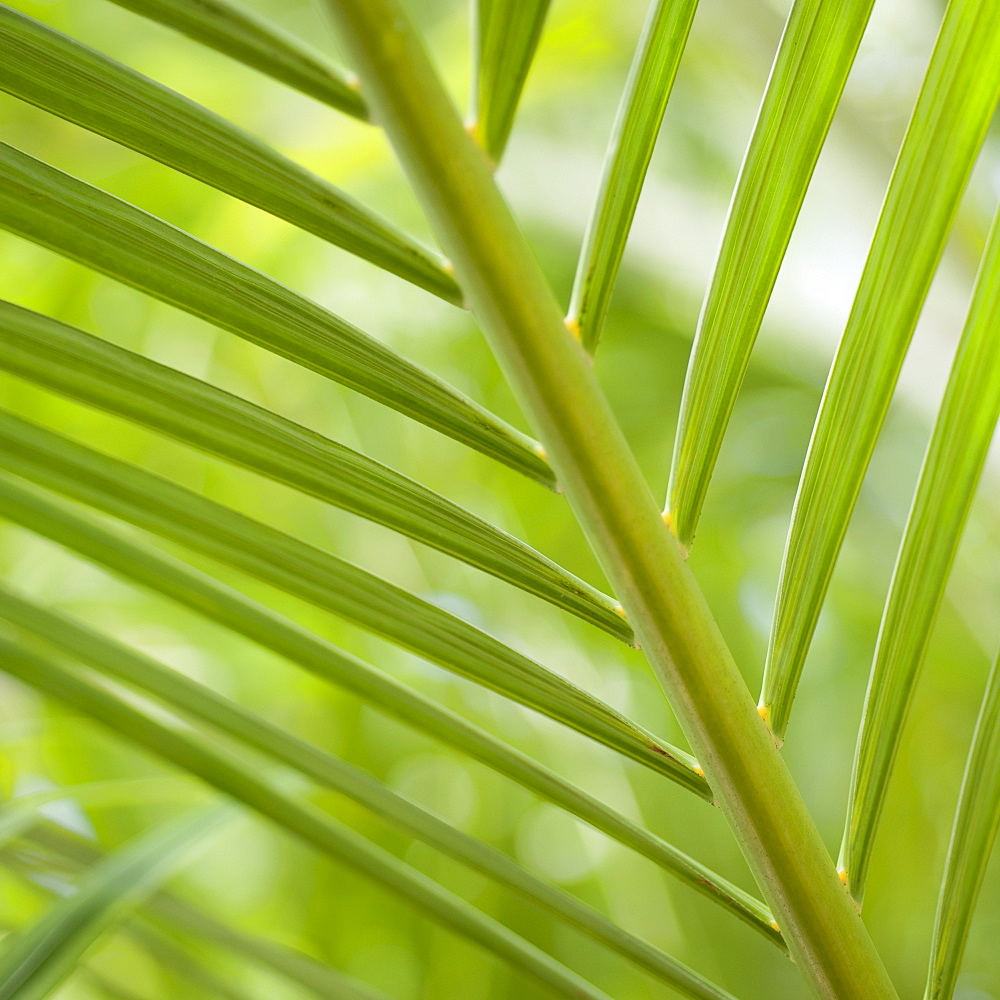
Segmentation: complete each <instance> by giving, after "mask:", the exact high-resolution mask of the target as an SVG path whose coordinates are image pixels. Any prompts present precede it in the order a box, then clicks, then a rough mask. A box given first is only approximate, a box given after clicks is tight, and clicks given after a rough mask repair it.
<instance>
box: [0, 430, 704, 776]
mask: <svg viewBox="0 0 1000 1000" xmlns="http://www.w3.org/2000/svg"><path fill="white" fill-rule="evenodd" d="M0 455H2V456H3V457H4V459H5V462H6V468H7V469H8V470H9V471H11V472H14V473H15V474H18V475H23V476H24V477H25V478H27V479H29V480H31V481H34V482H37V483H39V484H40V485H43V486H45V487H46V488H50V489H54V490H55V491H56V492H60V493H63V494H65V495H67V496H70V497H72V498H73V499H75V500H77V501H80V502H83V503H86V504H89V505H91V506H94V507H97V508H98V509H100V510H103V511H105V512H106V513H109V514H111V515H112V516H114V517H120V518H122V519H123V520H126V521H129V522H130V523H132V524H135V525H136V526H138V527H141V528H144V529H145V530H148V531H152V532H153V533H154V534H159V535H160V536H161V537H164V538H168V539H170V540H172V541H174V542H177V543H179V544H181V545H184V546H186V547H188V548H191V549H193V550H194V551H197V552H200V553H202V554H203V555H207V556H209V557H210V558H213V559H217V560H219V561H221V562H223V563H224V564H226V565H229V566H232V567H234V568H236V569H239V570H241V571H243V572H246V573H249V574H250V575H252V576H255V577H257V578H258V579H261V580H264V581H265V582H267V583H269V584H271V585H273V586H276V587H278V588H279V589H281V590H284V591H285V592H287V593H290V594H292V595H294V596H296V597H299V598H301V599H302V600H305V601H308V602H310V603H312V604H314V605H316V606H317V607H319V608H322V609H323V610H325V611H329V612H331V613H333V614H337V615H339V616H341V617H343V618H345V619H346V620H348V621H351V622H353V623H354V624H356V625H359V626H360V627H361V628H363V629H366V630H367V631H370V632H373V633H374V634H376V635H381V636H382V637H384V638H386V639H389V640H390V641H391V642H394V643H396V644H397V645H399V646H401V647H403V648H404V649H409V650H411V651H412V652H415V653H417V655H419V656H423V657H425V658H427V659H429V660H430V661H431V662H433V663H437V664H438V665H439V666H442V667H444V668H445V669H446V670H451V671H453V672H455V673H458V674H459V675H460V676H465V677H467V678H468V679H470V680H474V681H476V682H477V683H479V684H482V685H484V686H486V687H488V688H490V689H491V690H494V691H497V692H498V693H501V694H503V695H505V696H506V697H510V698H513V700H515V701H517V702H519V703H520V704H523V705H526V706H527V707H531V708H534V709H535V710H537V711H540V712H542V713H543V714H545V715H548V716H549V717H550V718H552V719H554V720H556V721H558V722H561V723H563V724H564V725H567V726H569V727H570V728H572V729H576V730H577V731H578V732H580V733H582V734H583V735H587V736H590V737H591V738H593V739H595V740H597V741H598V742H600V743H603V744H605V745H606V746H609V747H611V748H613V749H616V750H618V751H619V752H621V753H623V754H624V755H625V756H628V757H631V758H632V759H634V760H636V761H638V762H640V763H643V764H645V765H646V766H647V767H651V768H652V769H653V770H656V771H659V772H660V773H662V774H665V775H668V776H670V777H671V778H673V779H674V780H677V781H679V782H680V783H681V784H683V785H685V787H688V788H691V789H697V788H699V787H701V784H702V781H703V779H701V777H700V775H699V774H698V773H697V771H696V770H695V767H696V765H695V763H694V761H693V759H692V758H691V757H690V756H689V755H688V754H686V753H684V752H683V751H681V750H678V749H676V748H674V747H670V746H669V745H665V744H664V743H663V742H662V741H659V740H657V739H656V738H655V737H653V736H651V735H650V734H648V733H646V732H645V731H644V730H642V729H641V728H640V727H638V726H637V725H635V724H634V723H632V722H630V721H628V720H627V719H625V718H624V716H622V715H620V714H619V713H617V712H615V711H614V710H613V709H611V708H610V707H609V706H607V705H605V704H604V703H603V702H601V701H599V700H598V699H596V698H594V697H593V696H591V695H589V694H588V693H587V692H585V691H583V690H581V689H580V688H577V687H576V686H575V685H573V684H571V683H570V682H568V681H566V680H564V679H562V678H561V677H560V676H559V675H557V674H554V673H552V672H551V671H549V670H546V669H545V668H544V667H542V666H541V665H539V664H538V663H535V662H534V661H533V660H531V659H529V658H528V657H526V656H522V655H521V654H519V653H517V652H515V651H514V650H513V649H511V648H510V647H508V646H505V645H504V644H503V643H501V642H499V641H498V640H496V639H493V638H492V637H491V636H489V635H487V634H486V633H485V632H481V631H479V630H478V629H476V628H475V627H473V626H472V625H470V624H468V623H467V622H465V621H463V620H462V619H460V618H457V617H455V616H454V615H452V614H450V613H448V612H447V611H444V610H443V609H441V608H438V607H436V606H435V605H432V604H429V603H427V602H426V601H423V600H421V599H420V598H418V597H415V596H414V595H412V594H410V593H408V592H407V591H405V590H402V589H400V588H398V587H394V586H392V585H391V584H389V583H387V582H386V581H385V580H382V579H380V578H379V577H376V576H374V575H372V574H370V573H368V572H366V571H365V570H362V569H360V568H359V567H357V566H354V565H352V564H350V563H347V562H345V561H343V560H341V559H338V558H336V557H335V556H333V555H330V554H329V553H326V552H323V551H322V550H320V549H317V548H314V547H313V546H310V545H308V544H306V543H305V542H301V541H299V540H298V539H296V538H293V537H292V536H290V535H286V534H284V533H283V532H280V531H278V530H276V529H274V528H271V527H269V526H268V525H265V524H262V523H261V522H258V521H254V520H253V519H251V518H248V517H245V516H244V515H242V514H239V513H237V512H236V511H233V510H230V509H229V508H227V507H223V506H222V505H220V504H217V503H215V502H214V501H211V500H208V499H206V498H204V497H201V496H199V495H198V494H196V493H193V492H191V491H190V490H187V489H184V488H182V487H180V486H177V485H175V484H173V483H170V482H168V481H167V480H165V479H162V478H161V477H159V476H155V475H153V474H152V473H148V472H145V471H144V470H142V469H139V468H137V467H135V466H132V465H129V464H128V463H126V462H120V461H118V460H116V459H112V458H109V457H108V456H106V455H103V454H101V453H99V452H96V451H94V450H92V449H90V448H86V447H84V446H82V445H78V444H75V443H73V442H72V441H70V440H69V439H67V438H63V437H61V436H60V435H57V434H53V433H52V432H51V431H46V430H44V429H43V428H41V427H38V426H37V425H33V424H31V423H29V422H28V421H24V420H21V419H20V418H18V417H14V416H13V415H11V414H7V413H2V412H0Z"/></svg>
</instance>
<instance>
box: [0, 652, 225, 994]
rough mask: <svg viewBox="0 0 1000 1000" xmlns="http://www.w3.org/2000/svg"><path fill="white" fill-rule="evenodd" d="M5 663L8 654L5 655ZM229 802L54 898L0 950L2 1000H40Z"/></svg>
mask: <svg viewBox="0 0 1000 1000" xmlns="http://www.w3.org/2000/svg"><path fill="white" fill-rule="evenodd" d="M5 666H6V659H5ZM229 815H231V810H229V809H220V808H219V807H217V806H216V807H212V808H211V809H208V810H206V809H198V810H197V811H196V812H194V813H192V814H185V815H183V816H181V817H180V818H179V819H176V820H172V821H170V822H168V823H164V824H162V825H161V826H158V827H155V828H154V829H153V830H151V831H149V832H148V833H145V834H142V835H141V836H139V837H137V838H136V839H135V840H133V841H130V842H129V843H127V844H126V845H125V846H124V847H122V848H119V849H118V850H117V851H114V852H112V853H111V854H108V855H107V857H106V858H105V859H104V860H103V861H102V862H101V863H100V864H98V865H97V866H96V867H95V868H94V869H93V870H92V871H90V872H88V873H87V875H86V876H85V877H84V879H83V881H82V882H81V884H80V886H79V887H78V888H77V890H76V892H75V893H73V895H71V896H69V897H67V898H65V899H63V900H60V901H59V902H58V903H56V904H55V905H54V906H53V907H52V908H51V909H50V910H49V912H48V913H47V914H46V915H45V916H44V917H43V918H42V919H41V920H40V921H39V922H38V923H37V924H35V925H34V926H33V927H32V928H30V930H28V931H26V932H24V933H22V934H19V935H16V936H15V938H14V939H13V941H12V942H10V943H9V944H8V946H7V948H6V949H5V950H4V951H3V953H2V955H0V1000H43V998H44V997H47V996H48V995H49V994H50V993H51V992H52V991H53V990H55V989H56V988H57V987H58V986H59V985H60V984H61V983H62V981H63V980H64V979H65V978H66V977H67V976H69V975H70V973H72V972H73V970H74V968H75V966H76V964H77V962H78V961H79V959H80V958H81V957H82V955H83V954H84V952H85V951H86V950H87V949H88V948H89V947H90V946H91V945H92V944H93V943H94V942H95V941H96V940H97V939H98V938H99V937H100V936H101V935H102V934H103V933H104V932H105V931H107V930H108V929H109V928H110V927H112V926H113V925H114V924H115V923H116V922H117V921H118V920H120V919H121V918H122V917H123V916H124V915H125V914H126V913H128V912H129V910H131V909H132V908H134V907H135V906H137V905H138V904H139V903H140V902H141V900H142V899H143V897H144V896H146V895H148V894H149V893H151V892H152V891H153V890H154V889H155V888H156V887H157V886H158V885H159V883H160V882H161V881H162V880H163V879H164V878H167V877H168V876H169V875H171V874H172V873H173V871H174V869H175V868H176V867H177V866H178V865H179V864H180V863H181V862H183V861H184V860H185V859H186V858H187V856H188V855H189V853H190V851H191V849H192V848H193V847H194V846H196V845H199V844H201V843H202V842H203V841H204V839H205V837H206V836H207V835H209V834H210V833H212V832H213V831H214V830H215V829H216V828H217V827H218V826H219V825H220V824H221V823H222V821H223V820H225V819H226V818H228V816H229Z"/></svg>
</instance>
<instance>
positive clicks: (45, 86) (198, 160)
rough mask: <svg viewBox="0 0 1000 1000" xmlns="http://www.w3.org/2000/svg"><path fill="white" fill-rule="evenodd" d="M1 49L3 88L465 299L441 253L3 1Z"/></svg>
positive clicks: (207, 115) (220, 121) (205, 113)
mask: <svg viewBox="0 0 1000 1000" xmlns="http://www.w3.org/2000/svg"><path fill="white" fill-rule="evenodd" d="M0 48H2V50H3V53H4V58H3V61H2V62H0V90H5V91H7V93H9V94H13V95H14V96H15V97H19V98H21V100H24V101H28V102H30V103H31V104H35V105H37V106H38V107H40V108H43V109H44V110H45V111H49V112H51V113H52V114H55V115H59V117H61V118H65V119H67V120H68V121H71V122H74V123H76V124H77V125H81V126H83V127H84V128H87V129H90V130H91V131H93V132H97V133H98V134H100V135H103V136H107V138H109V139H112V140H113V141H115V142H119V143H121V144H122V145H124V146H128V147H130V148H131V149H135V150H137V151H138V152H140V153H143V154H144V155H146V156H149V157H152V158H153V159H155V160H159V161H160V162H161V163H165V164H166V165H167V166H168V167H173V168H174V169H175V170H180V171H182V172H183V173H186V174H190V175H191V176H192V177H195V178H197V179H198V180H200V181H204V183H206V184H210V185H211V186H212V187H215V188H218V189H219V190H220V191H224V192H225V193H226V194H230V195H233V197H235V198H240V199H242V200H243V201H246V202H249V203H250V204H251V205H256V206H257V207H258V208H261V209H263V210H264V211H265V212H270V213H271V214H272V215H276V216H278V218H281V219H284V220H285V221H286V222H290V223H292V225H294V226H298V227H299V228H300V229H304V230H306V231H307V232H310V233H313V234H314V235H316V236H319V237H320V238H321V239H324V240H327V241H328V242H329V243H333V244H334V245H336V246H339V247H343V248H344V249H345V250H349V251H350V252H351V253H354V254H357V255H358V256H359V257H364V258H365V259H366V260H369V261H371V262H372V263H373V264H376V265H377V266H378V267H381V268H384V269H385V270H387V271H391V272H392V273H393V274H397V275H399V276H400V277H402V278H405V279H406V280H407V281H412V282H413V283H414V284H416V285H419V286H420V287H421V288H426V289H427V290H428V291H431V292H433V293H434V294H435V295H439V296H440V297H441V298H443V299H446V300H447V301H449V302H453V303H456V304H461V300H462V293H461V292H460V291H459V289H458V286H457V285H456V284H455V281H454V279H453V278H452V277H451V276H450V275H449V274H448V272H447V270H446V269H445V265H444V262H443V261H442V260H441V259H440V258H439V257H437V256H436V255H435V254H433V253H432V252H431V251H428V250H426V249H424V248H423V247H421V246H419V245H418V244H417V243H416V242H414V241H413V240H412V239H411V238H410V237H408V236H407V235H406V234H405V233H402V232H400V231H399V230H398V229H396V227H395V226H393V225H392V223H390V222H388V221H387V220H385V219H382V218H379V217H378V216H377V215H375V214H374V213H372V212H370V211H369V210H368V209H366V208H365V207H364V206H362V205H360V204H358V203H357V202H356V201H354V200H353V199H352V198H350V197H348V196H347V195H346V194H344V193H343V192H342V191H338V190H337V189H336V188H335V187H333V186H332V185H330V184H327V183H326V181H324V180H322V179H321V178H319V177H317V176H315V174H311V173H309V171H307V170H305V169H303V168H302V167H300V166H299V165H298V164H296V163H293V162H292V161H291V160H288V159H286V158H285V157H284V156H282V155H281V154H280V153H278V152H276V151H275V150H273V149H272V148H271V147H270V146H268V145H266V144H265V143H263V142H261V141H260V140H259V139H257V138H256V137H255V136H252V135H250V134H249V133H248V132H244V131H243V130H242V129H240V128H238V127H237V126H236V125H233V124H231V123H230V122H228V121H226V120H225V119H224V118H220V117H219V116H218V115H216V114H214V113H213V112H211V111H209V110H208V109H206V108H203V107H201V106H200V105H198V104H195V103H194V102H193V101H189V100H188V99H187V98H186V97H182V96H181V95H180V94H178V93H176V92H174V91H172V90H169V89H168V88H166V87H164V86H162V85H160V84H159V83H156V82H155V81H154V80H150V79H149V78H148V77H145V76H142V75H141V74H140V73H137V72H135V71H134V70H131V69H129V68H128V67H126V66H123V65H121V63H118V62H115V61H114V60H113V59H109V58H107V57H106V56H103V55H101V54H100V53H98V52H95V51H94V50H93V49H90V48H87V47H86V46H85V45H82V44H80V43H79V42H76V41H74V40H73V39H72V38H67V37H66V36H65V35H62V34H60V33H59V32H57V31H53V30H52V29H51V28H48V27H46V26H45V25H43V24H40V23H39V22H38V21H35V20H33V19H32V18H30V17H26V16H25V15H23V14H20V13H18V12H17V11H15V10H12V9H11V8H10V7H7V6H4V5H2V4H0Z"/></svg>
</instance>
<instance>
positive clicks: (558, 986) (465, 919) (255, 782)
mask: <svg viewBox="0 0 1000 1000" xmlns="http://www.w3.org/2000/svg"><path fill="white" fill-rule="evenodd" d="M0 651H2V653H3V657H4V661H3V662H4V670H5V671H7V672H8V673H10V674H12V675H13V676H16V677H18V678H19V679H21V680H22V681H24V682H25V683H27V684H30V685H31V686H32V687H36V688H38V689H39V690H41V691H44V692H45V693H46V694H49V695H51V696H53V697H56V698H58V699H59V700H61V701H64V702H66V703H67V704H70V705H72V706H74V707H76V708H78V709H79V710H81V711H83V712H85V713H86V714H87V715H89V716H91V717H92V718H94V719H96V720H98V721H100V722H102V723H103V724H104V725H106V726H108V727H110V728H111V729H113V730H114V731H115V732H116V733H118V734H119V735H121V736H123V737H125V738H127V739H129V740H130V741H132V742H133V743H135V744H136V745H138V746H140V747H142V748H144V749H146V750H147V751H150V752H151V753H153V754H154V755H156V756H158V757H161V758H163V759H165V760H167V761H169V762H171V763H172V764H174V765H176V766H177V767H179V768H181V769H182V770H184V771H185V772H188V773H190V774H193V775H196V776H197V777H199V778H201V779H202V780H203V781H205V782H206V783H207V784H209V785H211V786H212V787H214V788H216V789H217V790H219V791H220V792H222V793H223V794H225V795H228V796H230V797H232V798H234V799H236V800H237V801H239V802H241V803H243V804H244V805H246V806H248V807H249V808H251V809H253V810H254V811H256V812H258V813H259V814H261V815H262V816H264V817H265V818H268V819H270V820H271V821H272V822H274V823H276V824H277V825H278V826H280V827H281V828H282V829H285V830H287V831H288V832H289V833H292V834H293V835H295V836H296V837H298V838H300V839H302V840H303V841H305V842H306V843H307V844H310V845H311V846H313V847H315V848H317V849H318V850H320V851H321V852H322V853H324V854H326V855H328V856H329V857H330V858H331V859H333V860H335V861H338V862H340V863H342V864H345V865H347V866H349V867H352V868H355V869H357V870H358V871H359V872H360V873H362V874H363V875H365V876H366V877H368V878H369V879H372V880H373V881H376V882H378V883H379V884H381V885H382V886H383V887H384V888H386V889H388V890H389V891H390V892H392V893H394V894H396V895H399V896H401V897H402V898H403V899H405V900H407V901H408V902H409V903H411V904H412V905H414V906H416V907H417V908H418V909H420V910H422V911H424V912H425V913H426V914H427V915H428V916H429V917H430V918H431V919H433V920H435V921H436V922H439V923H441V924H442V925H443V926H445V927H448V928H450V929H451V930H453V931H455V932H457V933H458V934H459V935H461V936H464V937H467V938H469V939H470V940H472V941H475V942H477V943H478V944H480V945H482V946H483V947H486V948H488V949H489V950H490V951H491V952H492V953H493V954H495V955H497V956H498V957H500V958H502V959H504V960H505V961H507V962H509V963H510V964H511V965H513V966H514V967H515V968H517V969H518V970H519V971H521V972H522V973H524V974H526V975H528V976H531V977H532V978H534V979H536V980H537V981H539V982H541V983H543V984H544V985H546V986H548V987H549V988H550V989H552V990H553V992H555V993H557V994H559V995H563V996H567V997H574V998H587V1000H609V998H608V997H607V995H606V994H605V993H603V992H601V991H600V990H598V989H596V988H595V987H593V986H591V985H590V984H589V983H587V982H586V981H585V980H583V979H581V978H580V977H579V976H577V975H576V974H575V973H573V972H571V971H570V970H569V969H567V968H566V967H565V966H563V965H562V964H561V963H559V962H557V961H556V960H554V959H552V958H551V957H550V956H548V955H547V954H545V953H544V952H542V951H540V950H539V949H538V948H536V947H535V946H534V945H531V944H529V943H528V942H527V941H525V940H524V939H523V938H520V937H519V936H518V935H516V934H514V933H513V932H511V931H509V930H508V929H507V928H506V927H504V926H503V925H502V924H499V923H498V922H497V921H495V920H493V919H492V918H490V917H488V916H486V915H485V914H483V913H482V912H481V911H479V910H477V909H475V908H474V907H472V906H470V905H469V904H468V903H466V902H465V901H464V900H461V899H459V898H458V897H457V896H454V895H453V894H451V893H450V892H448V891H447V890H445V889H443V888H442V887H441V886H439V885H438V884H437V883H436V882H434V881H432V880H431V879H429V878H427V877H426V876H424V875H422V874H421V873H419V872H417V871H416V870H415V869H413V868H411V867H410V866H409V865H406V864H404V863H403V862H401V861H399V860H398V859H396V858H395V857H393V856H392V855H391V854H389V853H388V852H387V851H384V850H382V849H381V848H378V847H376V846H375V845H373V844H371V843H369V842H368V841H367V840H366V839H364V838H363V837H361V836H359V835H358V834H356V833H354V832H353V831H350V830H348V829H347V828H346V827H343V826H341V825H340V824H338V823H335V822H334V821H332V820H331V819H330V818H329V817H327V816H326V815H325V814H324V813H323V812H321V811H320V810H318V809H316V808H315V807H313V806H311V805H308V804H307V803H304V802H300V801H297V800H295V799H293V798H291V797H290V796H289V795H287V794H286V793H284V792H283V791H281V790H280V789H279V788H278V786H277V785H276V784H275V783H274V782H273V781H270V780H265V779H262V778H260V777H259V776H258V772H257V771H255V770H252V769H251V768H249V767H247V766H246V765H244V764H243V763H242V762H241V761H240V760H239V759H238V758H236V757H234V756H233V755H232V754H230V753H229V752H226V751H223V750H221V749H219V748H217V747H215V746H213V745H212V744H210V743H208V742H206V741H204V740H202V739H201V738H199V737H196V736H195V735H193V734H190V733H188V732H184V731H181V730H180V729H176V728H171V727H168V726H166V725H164V724H162V723H159V722H157V721H156V720H155V719H153V718H152V717H150V716H147V715H145V714H144V713H142V712H140V711H138V710H137V709H134V708H132V707H130V706H129V705H127V704H126V703H125V702H123V701H121V700H120V699H118V698H115V697H114V696H113V695H111V694H110V693H108V692H107V691H105V690H104V689H102V688H101V687H99V686H97V685H95V684H93V683H91V682H89V681H87V680H84V679H83V678H82V677H79V676H77V675H75V674H72V673H70V672H69V671H67V670H65V669H63V668H62V667H60V666H57V665H56V664H55V663H53V662H50V661H48V660H46V659H43V658H42V657H39V656H36V655H34V654H33V653H29V652H28V651H27V650H25V649H22V648H21V647H18V646H16V645H14V644H12V643H8V642H6V641H4V640H2V639H0ZM684 971H685V972H687V975H686V977H685V978H684V979H683V985H684V989H685V992H686V994H687V995H688V996H692V997H698V998H704V1000H708V998H712V1000H731V998H729V994H727V993H725V992H724V991H722V990H719V989H718V988H716V987H713V986H712V985H711V984H709V983H707V982H706V981H705V980H703V979H702V978H701V977H700V976H698V975H697V974H696V973H693V972H690V971H689V970H684ZM681 981H682V980H681V977H680V975H678V981H677V982H676V983H675V984H674V985H676V986H679V985H681Z"/></svg>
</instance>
